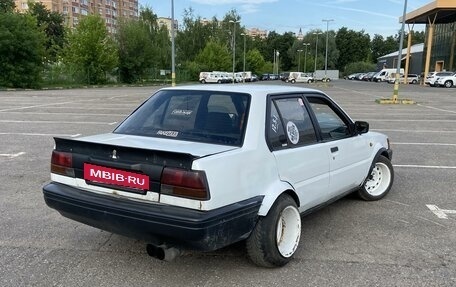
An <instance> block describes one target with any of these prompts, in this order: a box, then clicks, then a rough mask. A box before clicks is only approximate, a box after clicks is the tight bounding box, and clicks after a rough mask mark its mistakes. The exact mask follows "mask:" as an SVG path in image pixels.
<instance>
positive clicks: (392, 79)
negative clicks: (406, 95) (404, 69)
mask: <svg viewBox="0 0 456 287" xmlns="http://www.w3.org/2000/svg"><path fill="white" fill-rule="evenodd" d="M393 76H394V75H393ZM419 81H420V76H418V75H417V74H408V75H407V82H408V83H409V84H416V83H418V82H419ZM394 82H396V78H395V77H390V78H388V83H390V84H394ZM399 83H400V84H404V83H405V77H404V75H401V76H400V78H399Z"/></svg>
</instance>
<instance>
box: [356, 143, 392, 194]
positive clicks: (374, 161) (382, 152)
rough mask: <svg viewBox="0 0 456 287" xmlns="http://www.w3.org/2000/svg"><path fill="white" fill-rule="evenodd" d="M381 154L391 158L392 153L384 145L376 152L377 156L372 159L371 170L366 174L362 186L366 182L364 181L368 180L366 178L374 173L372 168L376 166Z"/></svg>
mask: <svg viewBox="0 0 456 287" xmlns="http://www.w3.org/2000/svg"><path fill="white" fill-rule="evenodd" d="M380 156H384V157H386V158H387V159H389V160H391V154H390V153H389V152H388V150H387V149H386V148H384V147H382V148H380V149H379V150H378V151H377V153H376V154H375V156H374V157H373V159H372V162H371V165H370V167H369V171H368V172H367V174H366V177H365V178H364V180H363V182H362V183H361V185H360V186H362V185H363V184H364V181H365V180H366V178H367V177H368V176H369V175H370V174H371V173H372V170H373V169H374V167H375V163H376V162H377V161H378V158H379V157H380Z"/></svg>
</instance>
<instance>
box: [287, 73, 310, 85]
mask: <svg viewBox="0 0 456 287" xmlns="http://www.w3.org/2000/svg"><path fill="white" fill-rule="evenodd" d="M313 81H314V78H313V77H312V76H311V75H310V74H306V73H300V72H291V73H290V75H289V76H288V82H290V83H292V84H294V83H312V82H313Z"/></svg>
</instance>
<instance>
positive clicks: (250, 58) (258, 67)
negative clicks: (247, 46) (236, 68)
mask: <svg viewBox="0 0 456 287" xmlns="http://www.w3.org/2000/svg"><path fill="white" fill-rule="evenodd" d="M245 62H246V64H245V65H246V69H247V71H252V73H254V74H259V73H260V72H263V70H262V69H263V68H264V65H265V61H264V58H263V56H262V55H261V53H260V51H258V49H256V48H255V49H252V50H249V51H248V52H247V53H246V55H245Z"/></svg>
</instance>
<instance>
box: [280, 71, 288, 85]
mask: <svg viewBox="0 0 456 287" xmlns="http://www.w3.org/2000/svg"><path fill="white" fill-rule="evenodd" d="M289 76H290V72H284V73H281V74H280V80H281V81H283V82H286V83H288V77H289Z"/></svg>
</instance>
